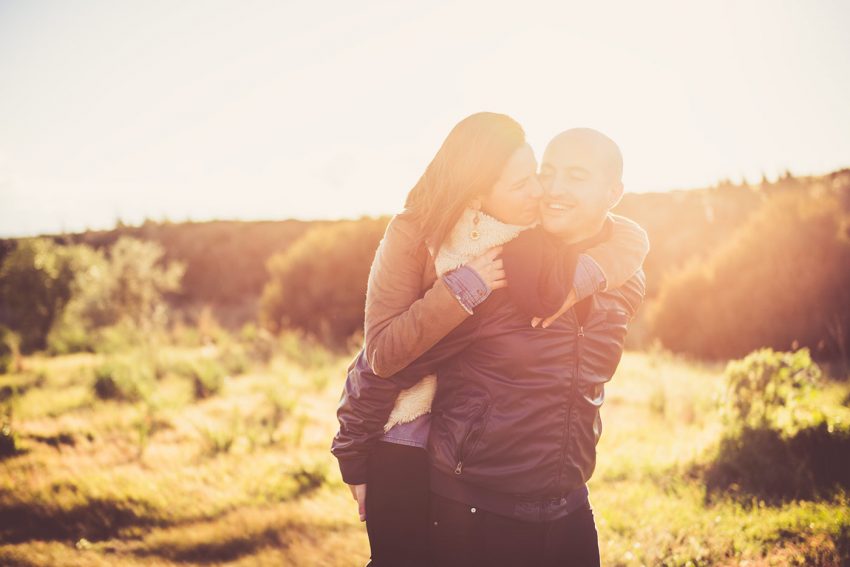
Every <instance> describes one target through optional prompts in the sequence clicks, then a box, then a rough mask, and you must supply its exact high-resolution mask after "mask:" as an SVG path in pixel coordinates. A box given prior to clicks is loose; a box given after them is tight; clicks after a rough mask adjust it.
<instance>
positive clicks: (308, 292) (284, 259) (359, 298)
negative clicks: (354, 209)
mask: <svg viewBox="0 0 850 567" xmlns="http://www.w3.org/2000/svg"><path fill="white" fill-rule="evenodd" d="M386 225H387V220H386V219H362V220H360V221H356V222H354V221H352V222H344V223H339V224H334V225H329V226H320V227H317V228H315V229H313V230H311V231H310V232H308V233H307V234H306V235H305V236H303V237H302V238H301V239H300V240H298V241H297V242H296V243H295V244H293V245H292V247H291V248H289V249H288V250H287V251H285V252H283V253H281V254H278V255H275V256H273V257H272V258H271V259H270V260H269V262H268V270H269V281H268V283H267V284H266V286H265V288H264V289H263V294H262V299H261V301H260V318H261V321H262V323H263V326H264V327H265V328H266V329H268V330H269V331H271V332H273V333H278V332H280V331H281V330H282V329H284V328H287V327H289V328H296V329H301V330H304V331H306V332H308V333H310V334H312V335H314V336H316V337H318V338H319V339H320V340H322V341H323V342H326V343H329V344H333V345H342V344H344V342H345V340H346V339H347V338H348V337H349V336H350V335H351V334H352V333H354V332H355V331H357V330H358V329H361V328H362V327H363V311H364V305H365V299H366V283H367V279H368V276H369V268H370V266H371V264H372V260H373V258H374V255H375V249H376V248H377V246H378V242H379V241H380V239H381V236H382V235H383V233H384V230H385V229H386Z"/></svg>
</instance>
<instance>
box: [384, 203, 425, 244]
mask: <svg viewBox="0 0 850 567" xmlns="http://www.w3.org/2000/svg"><path fill="white" fill-rule="evenodd" d="M384 241H385V242H384V244H385V245H388V246H392V247H396V246H397V245H403V246H404V247H405V248H406V249H408V250H410V248H411V247H414V246H415V247H420V246H422V247H424V246H425V239H424V235H423V233H422V228H421V226H420V224H419V221H418V220H417V219H416V217H415V216H414V215H413V213H411V212H410V211H408V210H404V211H402V212H400V213H398V214H396V215H393V217H392V218H391V219H390V222H389V224H387V230H386V232H385V233H384Z"/></svg>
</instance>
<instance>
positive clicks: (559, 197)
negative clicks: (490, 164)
mask: <svg viewBox="0 0 850 567" xmlns="http://www.w3.org/2000/svg"><path fill="white" fill-rule="evenodd" d="M606 146H607V144H605V143H601V142H600V141H599V140H597V139H594V138H592V137H591V138H589V139H588V137H587V136H585V135H581V134H575V135H564V134H561V135H559V136H558V137H556V138H555V139H554V140H552V142H551V143H550V144H549V146H548V147H547V148H546V152H545V154H544V155H543V162H542V164H541V166H540V182H541V184H542V186H543V199H542V200H541V202H540V217H541V221H542V224H543V228H544V229H545V230H546V231H547V232H550V233H552V234H555V235H557V236H559V237H560V238H562V239H564V240H566V241H567V242H577V241H579V240H583V239H585V238H590V237H591V236H593V235H594V234H596V232H598V231H599V229H600V228H601V227H602V223H603V222H604V220H605V216H606V215H607V213H608V211H609V210H610V208H611V207H613V206H614V205H615V204H616V203H617V201H618V200H619V198H620V195H621V194H622V183H621V182H620V180H619V172H616V171H612V155H611V149H610V148H608V147H606ZM613 148H614V150H613V151H616V152H617V154H616V155H617V157H618V156H619V150H616V146H613Z"/></svg>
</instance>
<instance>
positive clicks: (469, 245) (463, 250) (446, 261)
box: [434, 207, 536, 276]
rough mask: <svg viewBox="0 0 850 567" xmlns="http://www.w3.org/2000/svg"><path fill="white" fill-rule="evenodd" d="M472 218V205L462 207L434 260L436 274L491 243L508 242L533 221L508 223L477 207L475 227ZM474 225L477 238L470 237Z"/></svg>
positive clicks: (527, 227) (452, 268) (473, 213)
mask: <svg viewBox="0 0 850 567" xmlns="http://www.w3.org/2000/svg"><path fill="white" fill-rule="evenodd" d="M474 218H475V209H473V208H471V207H467V208H466V209H464V211H463V213H462V214H461V215H460V219H458V221H457V223H456V224H455V226H454V228H453V229H452V231H451V233H450V234H449V237H448V238H447V239H446V242H445V244H443V246H442V247H441V248H440V251H439V252H438V253H437V258H436V259H435V260H434V266H435V268H436V270H437V276H442V275H443V274H445V273H446V272H449V271H451V270H454V269H455V268H459V267H460V266H462V265H463V264H466V263H467V262H469V261H470V260H472V259H473V258H475V257H476V256H480V255H481V254H483V253H484V252H486V251H487V250H489V249H490V248H492V247H494V246H501V245H502V244H506V243H507V242H510V241H511V240H513V239H514V238H516V237H517V236H519V233H521V232H522V231H524V230H526V229H529V228H531V227H533V226H535V224H536V223H535V224H530V225H525V226H523V225H516V224H507V223H504V222H502V221H500V220H497V219H496V218H494V217H491V216H490V215H488V214H486V213H483V212H481V211H479V212H478V219H479V220H478V226H477V227H476V226H475V223H474V222H473V219H474ZM474 229H476V230H478V233H479V234H480V236H479V238H478V240H473V239H472V238H471V237H470V234H471V233H472V231H473V230H474Z"/></svg>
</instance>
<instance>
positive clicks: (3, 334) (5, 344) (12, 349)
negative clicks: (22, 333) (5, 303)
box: [0, 325, 19, 374]
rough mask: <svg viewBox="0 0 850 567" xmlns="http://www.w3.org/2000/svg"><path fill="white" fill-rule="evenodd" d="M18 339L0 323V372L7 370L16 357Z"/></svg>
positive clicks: (3, 372)
mask: <svg viewBox="0 0 850 567" xmlns="http://www.w3.org/2000/svg"><path fill="white" fill-rule="evenodd" d="M18 344H19V339H18V337H17V335H16V334H15V333H14V332H12V331H11V330H9V329H8V328H7V327H4V326H2V325H0V374H5V373H6V372H9V371H10V370H11V369H12V367H13V366H14V365H15V359H16V358H17V357H18Z"/></svg>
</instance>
